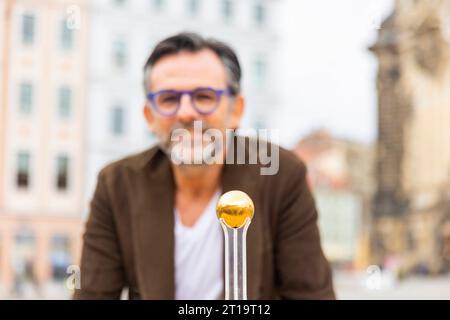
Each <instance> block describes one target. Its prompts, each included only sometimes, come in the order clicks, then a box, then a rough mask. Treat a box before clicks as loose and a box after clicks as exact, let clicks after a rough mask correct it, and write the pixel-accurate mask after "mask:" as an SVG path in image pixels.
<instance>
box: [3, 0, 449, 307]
mask: <svg viewBox="0 0 450 320" xmlns="http://www.w3.org/2000/svg"><path fill="white" fill-rule="evenodd" d="M179 31H195V32H199V33H200V34H202V35H204V36H213V37H216V38H218V39H221V40H223V41H226V42H228V43H230V44H231V45H232V46H233V47H234V48H235V50H236V51H237V53H238V56H239V58H240V60H241V63H242V67H243V74H244V75H243V91H244V95H245V96H246V101H247V110H246V114H245V117H244V121H243V124H242V126H243V127H244V128H255V129H259V128H268V129H275V130H278V132H279V143H280V144H281V145H282V146H284V147H286V148H289V149H291V150H293V151H294V152H295V153H296V154H297V155H298V156H299V157H300V158H301V159H303V160H304V161H305V162H306V164H307V166H308V169H309V176H308V179H309V183H310V186H311V188H312V190H313V192H314V195H315V198H316V201H317V206H318V208H319V214H320V218H319V226H320V232H321V236H322V244H323V248H324V250H325V253H326V256H327V257H328V259H329V260H330V262H331V264H332V266H333V272H334V283H335V288H336V292H337V296H338V298H340V299H450V277H449V276H448V271H449V266H450V265H449V263H450V1H449V0H418V1H413V0H364V1H361V0H339V1H333V0H315V1H312V0H239V1H238V0H90V1H88V0H0V299H68V298H70V296H71V294H72V290H73V280H74V278H73V275H74V273H76V270H77V264H78V262H79V258H80V249H81V244H82V242H81V235H82V232H83V227H84V225H83V224H84V221H85V219H86V218H87V216H88V213H89V212H88V204H89V201H90V199H91V196H92V192H93V188H94V187H95V183H96V178H97V173H98V172H99V170H100V169H101V168H102V167H103V166H104V165H105V164H107V163H108V162H111V161H113V160H116V159H119V158H121V157H124V156H126V155H129V154H131V153H134V152H138V151H141V150H144V149H146V148H148V147H150V146H151V145H153V144H154V143H155V137H154V136H153V135H152V134H151V133H150V132H149V130H148V128H147V127H146V124H145V121H144V118H143V116H142V106H143V103H144V95H143V90H142V67H143V65H144V62H145V60H146V58H147V57H148V55H149V54H150V52H151V50H152V48H153V47H154V45H155V44H156V43H157V42H158V41H159V40H161V39H163V38H164V37H166V36H168V35H171V34H174V33H176V32H179ZM81 276H82V275H81Z"/></svg>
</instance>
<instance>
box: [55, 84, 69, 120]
mask: <svg viewBox="0 0 450 320" xmlns="http://www.w3.org/2000/svg"><path fill="white" fill-rule="evenodd" d="M71 110H72V90H71V89H70V88H69V87H61V88H59V90H58V115H59V117H60V118H62V119H67V118H69V117H70V114H71Z"/></svg>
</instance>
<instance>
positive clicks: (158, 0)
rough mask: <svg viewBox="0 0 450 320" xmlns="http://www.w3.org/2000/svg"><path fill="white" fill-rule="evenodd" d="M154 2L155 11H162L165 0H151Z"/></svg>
mask: <svg viewBox="0 0 450 320" xmlns="http://www.w3.org/2000/svg"><path fill="white" fill-rule="evenodd" d="M151 1H152V4H153V9H155V11H161V10H162V9H163V7H164V0H151Z"/></svg>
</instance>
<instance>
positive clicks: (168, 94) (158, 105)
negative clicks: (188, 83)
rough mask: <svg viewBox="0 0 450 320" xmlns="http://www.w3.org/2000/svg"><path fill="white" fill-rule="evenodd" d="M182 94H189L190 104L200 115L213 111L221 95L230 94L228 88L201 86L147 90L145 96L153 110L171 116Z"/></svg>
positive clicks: (178, 106) (174, 112)
mask: <svg viewBox="0 0 450 320" xmlns="http://www.w3.org/2000/svg"><path fill="white" fill-rule="evenodd" d="M184 94H187V95H189V97H190V98H191V104H192V106H193V107H194V109H195V110H196V111H197V112H198V113H199V114H201V115H209V114H211V113H213V112H214V111H215V110H216V109H217V107H218V106H219V103H220V99H221V98H222V96H223V95H227V96H230V95H232V93H231V91H230V90H229V89H214V88H210V87H202V88H196V89H194V90H182V91H180V90H160V91H156V92H149V93H148V94H147V98H148V100H149V101H150V103H151V104H152V106H153V108H154V109H155V111H157V112H158V113H159V114H161V115H163V116H165V117H172V116H174V115H175V114H176V113H177V112H178V110H179V109H180V101H181V97H182V96H183V95H184Z"/></svg>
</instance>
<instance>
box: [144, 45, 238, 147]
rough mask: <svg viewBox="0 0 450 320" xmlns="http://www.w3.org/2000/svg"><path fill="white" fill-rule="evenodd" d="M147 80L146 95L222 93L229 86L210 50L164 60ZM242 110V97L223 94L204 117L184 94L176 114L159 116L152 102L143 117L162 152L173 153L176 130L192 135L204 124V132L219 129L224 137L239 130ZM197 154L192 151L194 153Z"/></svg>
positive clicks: (218, 60)
mask: <svg viewBox="0 0 450 320" xmlns="http://www.w3.org/2000/svg"><path fill="white" fill-rule="evenodd" d="M146 80H147V83H149V85H148V86H149V87H148V88H146V89H147V92H158V91H160V90H180V91H182V90H194V89H197V88H204V87H210V88H214V89H218V90H222V89H227V87H228V86H227V83H228V82H227V75H226V71H225V66H224V65H223V63H222V61H221V60H220V58H219V57H218V56H217V55H216V54H215V53H214V52H213V51H212V50H209V49H204V50H201V51H198V52H187V51H182V52H180V53H177V54H173V55H168V56H166V57H163V58H161V59H160V60H159V61H157V63H156V64H155V65H154V66H153V67H152V69H151V72H150V75H149V79H146ZM243 108H244V101H243V98H242V96H236V97H233V96H229V95H223V96H221V98H220V102H219V104H218V107H217V108H216V109H215V111H214V112H212V113H211V114H208V115H202V114H200V113H198V112H197V111H196V110H195V108H194V107H193V106H192V103H191V99H190V97H189V95H183V96H182V97H181V100H180V107H179V109H178V112H177V113H176V114H175V115H173V116H170V117H167V116H164V115H161V114H159V113H158V112H156V111H155V110H154V109H153V107H152V105H151V103H150V102H149V101H147V104H146V106H145V107H144V115H145V118H146V120H147V123H148V125H149V127H150V129H151V130H152V131H153V132H154V133H155V134H156V135H157V136H158V138H159V140H160V144H161V146H162V147H163V149H164V150H165V151H166V152H169V153H170V152H171V151H172V148H173V147H174V144H175V143H174V141H172V136H173V133H174V130H177V129H180V128H181V129H186V130H189V131H190V132H191V133H193V132H194V121H201V125H202V130H203V132H204V131H206V130H207V129H211V128H212V129H218V130H220V131H221V132H222V134H223V136H225V129H227V128H233V129H234V128H237V127H238V125H239V122H240V119H241V116H242V112H243ZM193 138H194V139H199V138H200V137H193ZM202 141H203V140H202ZM192 145H194V143H192ZM201 145H202V146H203V144H201ZM197 151H199V150H197ZM197 151H195V150H193V152H197Z"/></svg>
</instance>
